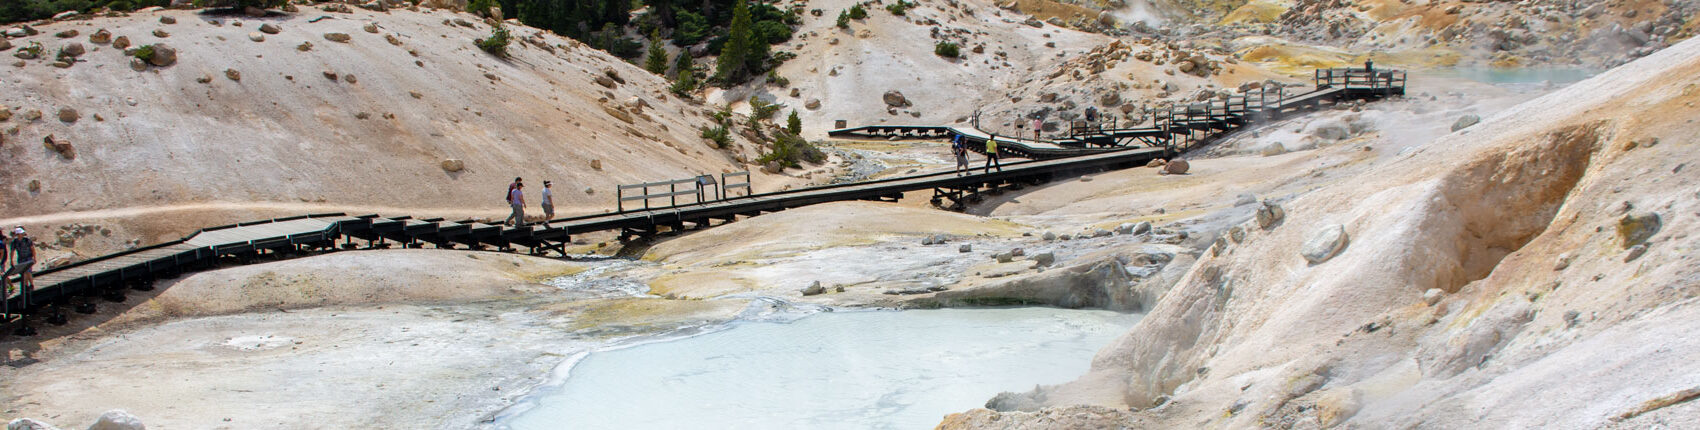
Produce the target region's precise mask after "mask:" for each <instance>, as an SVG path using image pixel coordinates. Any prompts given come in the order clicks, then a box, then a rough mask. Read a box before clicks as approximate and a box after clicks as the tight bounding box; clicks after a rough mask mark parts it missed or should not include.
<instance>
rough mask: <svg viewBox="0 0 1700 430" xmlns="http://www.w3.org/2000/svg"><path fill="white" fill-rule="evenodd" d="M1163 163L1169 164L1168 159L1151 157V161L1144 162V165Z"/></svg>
mask: <svg viewBox="0 0 1700 430" xmlns="http://www.w3.org/2000/svg"><path fill="white" fill-rule="evenodd" d="M1164 164H1169V160H1164V159H1161V158H1153V159H1151V162H1149V163H1145V167H1163V165H1164Z"/></svg>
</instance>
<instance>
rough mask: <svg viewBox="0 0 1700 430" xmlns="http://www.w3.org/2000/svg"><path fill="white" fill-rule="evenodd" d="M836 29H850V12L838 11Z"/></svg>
mask: <svg viewBox="0 0 1700 430" xmlns="http://www.w3.org/2000/svg"><path fill="white" fill-rule="evenodd" d="M838 28H844V29H848V28H850V12H847V11H842V10H841V11H838Z"/></svg>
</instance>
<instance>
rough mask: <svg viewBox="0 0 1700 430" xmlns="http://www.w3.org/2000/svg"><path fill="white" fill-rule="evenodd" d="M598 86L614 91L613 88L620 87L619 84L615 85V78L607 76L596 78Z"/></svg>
mask: <svg viewBox="0 0 1700 430" xmlns="http://www.w3.org/2000/svg"><path fill="white" fill-rule="evenodd" d="M596 84H597V85H601V86H603V87H606V88H609V89H613V88H615V87H618V86H619V84H617V83H614V78H610V77H607V76H597V77H596Z"/></svg>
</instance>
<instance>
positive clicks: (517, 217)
mask: <svg viewBox="0 0 1700 430" xmlns="http://www.w3.org/2000/svg"><path fill="white" fill-rule="evenodd" d="M515 179H516V182H514V184H513V185H512V187H513V188H512V189H510V190H508V206H511V207H513V210H514V213H513V214H512V215H508V219H506V220H503V221H502V225H512V226H514V227H519V226H523V225H525V183H524V182H517V179H518V178H515Z"/></svg>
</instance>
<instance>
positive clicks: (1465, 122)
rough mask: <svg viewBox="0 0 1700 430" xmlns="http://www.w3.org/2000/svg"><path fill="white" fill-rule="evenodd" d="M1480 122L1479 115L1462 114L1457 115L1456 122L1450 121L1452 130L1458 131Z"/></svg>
mask: <svg viewBox="0 0 1700 430" xmlns="http://www.w3.org/2000/svg"><path fill="white" fill-rule="evenodd" d="M1480 122H1482V117H1480V116H1476V115H1464V116H1461V117H1458V121H1457V122H1453V123H1452V131H1458V130H1463V129H1466V128H1470V126H1472V125H1476V124H1477V123H1480Z"/></svg>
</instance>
